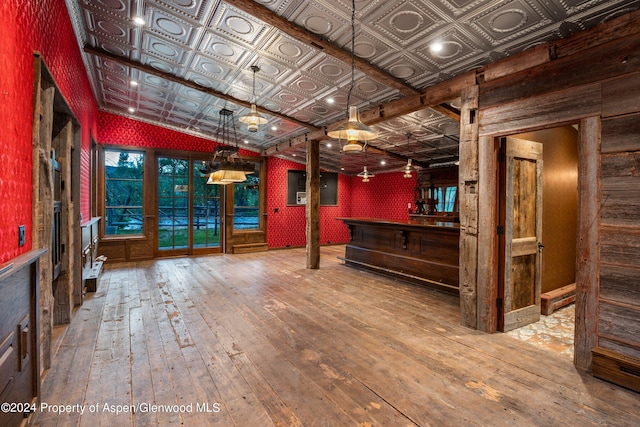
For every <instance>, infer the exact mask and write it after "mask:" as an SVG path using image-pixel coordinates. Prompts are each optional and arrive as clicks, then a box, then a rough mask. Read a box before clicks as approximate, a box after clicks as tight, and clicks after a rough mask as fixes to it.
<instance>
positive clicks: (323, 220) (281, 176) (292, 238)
mask: <svg viewBox="0 0 640 427" xmlns="http://www.w3.org/2000/svg"><path fill="white" fill-rule="evenodd" d="M304 168H305V166H304V165H302V164H300V163H295V162H292V161H289V160H284V159H280V158H277V157H270V158H269V161H268V163H267V183H268V185H267V243H268V244H269V247H270V248H278V247H280V248H281V247H286V246H305V244H306V239H307V238H306V218H305V216H306V213H305V207H304V206H287V171H288V170H289V169H294V170H303V169H304ZM275 209H277V210H278V212H275ZM350 212H351V178H349V177H348V176H344V175H339V177H338V206H320V243H321V244H328V243H345V242H348V241H349V231H348V230H347V227H346V226H345V225H344V223H343V222H342V221H338V220H336V219H335V218H339V217H348V216H350Z"/></svg>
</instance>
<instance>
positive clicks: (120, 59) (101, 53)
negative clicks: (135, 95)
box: [84, 46, 321, 131]
mask: <svg viewBox="0 0 640 427" xmlns="http://www.w3.org/2000/svg"><path fill="white" fill-rule="evenodd" d="M84 51H85V52H86V53H88V54H90V55H94V56H97V57H100V58H104V59H109V60H112V61H114V62H117V63H119V64H123V65H126V66H128V67H131V68H135V69H137V70H140V71H143V72H145V73H147V74H151V75H153V76H156V77H160V78H161V79H164V80H168V81H170V82H174V83H177V84H179V85H182V86H186V87H188V88H191V89H195V90H197V91H200V92H203V93H206V94H208V95H211V96H215V97H216V98H220V99H224V100H225V101H229V102H233V103H234V104H237V105H241V106H243V107H245V108H251V103H250V102H248V101H242V100H240V99H237V98H234V97H233V96H231V95H227V94H226V93H223V92H220V91H217V90H215V89H211V88H208V87H205V86H201V85H199V84H197V83H195V82H192V81H190V80H187V79H183V78H181V77H177V76H175V75H173V74H170V73H167V72H164V71H160V70H157V69H155V68H153V67H151V66H149V65H145V64H142V63H140V62H137V61H133V60H131V59H129V58H126V57H124V56H119V55H115V54H113V53H111V52H108V51H106V50H104V49H99V48H95V47H91V46H85V47H84ZM256 109H257V111H259V112H261V113H264V114H269V115H270V116H273V117H278V118H280V119H283V120H287V121H290V122H292V123H295V124H297V125H298V126H302V127H305V128H307V129H310V130H311V131H318V130H321V128H318V127H317V126H314V125H312V124H310V123H307V122H303V121H300V120H297V119H294V118H293V117H289V116H287V115H285V114H281V113H277V112H275V111H271V110H267V109H265V108H261V107H259V106H256Z"/></svg>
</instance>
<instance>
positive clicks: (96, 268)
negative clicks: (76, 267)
mask: <svg viewBox="0 0 640 427" xmlns="http://www.w3.org/2000/svg"><path fill="white" fill-rule="evenodd" d="M101 271H102V261H94V263H93V266H92V267H91V270H89V271H88V273H87V276H86V280H85V282H84V285H85V286H86V288H87V292H95V291H96V289H97V288H98V276H100V272H101Z"/></svg>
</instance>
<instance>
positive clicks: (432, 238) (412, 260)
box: [337, 218, 460, 294]
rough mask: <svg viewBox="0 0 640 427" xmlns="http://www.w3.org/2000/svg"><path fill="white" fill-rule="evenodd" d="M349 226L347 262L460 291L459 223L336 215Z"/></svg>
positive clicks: (454, 291) (445, 289)
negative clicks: (349, 239)
mask: <svg viewBox="0 0 640 427" xmlns="http://www.w3.org/2000/svg"><path fill="white" fill-rule="evenodd" d="M337 219H338V220H341V221H344V223H345V224H346V225H347V227H349V232H350V233H351V241H350V242H349V244H348V245H347V247H346V251H345V252H346V253H345V258H344V261H345V264H346V265H350V266H353V267H358V268H364V269H368V270H372V271H376V272H379V273H383V274H386V275H390V276H394V277H398V278H400V279H403V280H407V281H410V282H414V283H419V284H423V285H426V286H430V287H434V288H437V289H440V290H443V291H446V292H450V293H455V294H457V293H458V283H459V279H458V271H459V253H460V249H459V240H460V224H458V223H454V222H444V221H437V220H434V219H424V220H416V219H411V220H408V221H390V220H383V219H373V218H337Z"/></svg>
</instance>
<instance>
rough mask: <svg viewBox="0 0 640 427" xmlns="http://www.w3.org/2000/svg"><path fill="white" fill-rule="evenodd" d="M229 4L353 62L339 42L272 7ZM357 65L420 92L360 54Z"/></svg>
mask: <svg viewBox="0 0 640 427" xmlns="http://www.w3.org/2000/svg"><path fill="white" fill-rule="evenodd" d="M229 4H232V5H233V6H234V7H237V8H238V9H240V10H242V11H244V12H246V13H248V14H249V15H251V16H254V17H256V18H257V19H260V20H261V21H263V22H265V23H267V24H269V25H271V26H273V27H275V28H277V29H278V30H280V31H282V32H284V33H286V34H288V35H290V36H291V37H293V38H295V39H296V40H300V41H301V42H303V43H306V44H307V45H310V46H312V47H313V48H315V49H318V50H319V51H321V52H324V53H326V54H327V55H329V56H332V57H333V58H336V59H339V60H340V61H342V62H344V63H345V64H349V65H350V64H351V52H350V51H347V50H345V49H343V48H342V47H340V46H338V45H337V44H335V43H333V42H331V41H329V40H327V39H324V38H322V37H320V36H318V35H317V34H315V33H313V32H311V31H309V30H307V29H306V28H304V27H302V26H300V25H298V24H296V23H294V22H291V21H287V20H286V19H284V18H283V17H281V16H280V15H278V14H276V13H274V12H272V11H271V10H270V9H268V8H267V7H265V6H263V5H261V4H259V3H258V2H256V1H254V0H233V2H230V3H229ZM355 66H356V68H357V69H358V70H360V71H362V72H363V73H365V74H366V75H367V76H368V77H371V78H372V79H374V80H377V81H379V82H381V83H384V84H385V85H387V86H390V87H392V88H394V89H397V90H398V91H400V93H402V94H403V95H407V96H410V95H415V94H417V93H418V90H416V89H415V88H413V87H411V86H409V85H408V84H407V83H406V82H405V81H404V80H401V79H399V78H397V77H395V76H393V75H391V74H389V73H387V72H386V71H384V70H382V69H381V68H379V67H377V66H375V65H374V64H371V63H370V62H368V61H366V60H364V59H362V58H359V57H358V56H356V57H355Z"/></svg>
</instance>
